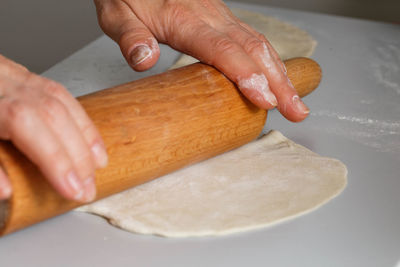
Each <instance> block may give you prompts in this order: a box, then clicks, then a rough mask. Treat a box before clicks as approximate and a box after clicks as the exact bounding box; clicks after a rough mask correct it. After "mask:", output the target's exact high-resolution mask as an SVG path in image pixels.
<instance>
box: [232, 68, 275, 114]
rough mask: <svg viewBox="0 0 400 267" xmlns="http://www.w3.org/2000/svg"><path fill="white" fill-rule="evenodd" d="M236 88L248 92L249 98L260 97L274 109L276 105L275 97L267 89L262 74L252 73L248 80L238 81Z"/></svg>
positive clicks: (266, 81)
mask: <svg viewBox="0 0 400 267" xmlns="http://www.w3.org/2000/svg"><path fill="white" fill-rule="evenodd" d="M238 86H239V89H240V90H246V91H248V93H249V94H250V97H254V98H255V99H257V98H258V97H259V95H261V97H262V98H263V99H264V100H265V101H267V102H268V103H270V104H271V105H272V106H274V107H275V106H276V105H277V104H278V101H277V100H276V97H275V95H274V94H273V93H272V92H271V90H270V89H269V85H268V80H267V78H265V76H264V75H263V74H255V73H253V74H252V75H251V76H250V78H248V79H239V82H238ZM252 95H253V96H252Z"/></svg>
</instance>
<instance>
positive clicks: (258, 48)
mask: <svg viewBox="0 0 400 267" xmlns="http://www.w3.org/2000/svg"><path fill="white" fill-rule="evenodd" d="M243 49H244V50H245V51H246V52H247V53H249V54H260V53H262V51H263V50H264V46H263V42H262V41H261V40H260V39H258V38H256V37H250V38H247V39H246V40H245V42H244V44H243Z"/></svg>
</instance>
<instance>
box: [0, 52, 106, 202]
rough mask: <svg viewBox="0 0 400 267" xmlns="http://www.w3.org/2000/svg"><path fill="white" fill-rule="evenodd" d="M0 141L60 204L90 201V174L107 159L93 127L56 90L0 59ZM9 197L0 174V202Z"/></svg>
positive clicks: (69, 99) (58, 87)
mask: <svg viewBox="0 0 400 267" xmlns="http://www.w3.org/2000/svg"><path fill="white" fill-rule="evenodd" d="M0 139H4V140H10V141H11V142H12V143H13V144H14V145H15V146H16V147H17V148H18V149H19V150H20V151H21V152H22V153H24V154H25V155H26V156H27V157H28V158H29V159H30V160H31V161H32V162H33V163H35V164H36V165H37V166H38V167H39V169H40V170H41V171H42V173H43V174H44V176H45V177H46V178H47V179H48V181H49V182H50V184H52V185H53V187H54V188H55V189H56V190H57V191H58V192H59V193H60V194H61V195H62V196H64V197H65V198H67V199H71V200H76V201H82V202H87V201H91V200H93V199H94V197H95V195H96V187H95V183H94V172H95V169H96V168H99V167H104V166H105V165H106V164H107V154H106V151H105V148H104V145H103V142H102V139H101V137H100V134H99V133H98V131H97V130H96V128H95V127H94V125H93V123H92V122H91V120H90V119H89V117H88V116H87V115H86V113H85V111H84V110H83V108H82V107H81V105H80V104H79V102H78V101H77V100H76V99H75V98H74V97H72V96H71V95H70V94H69V93H68V91H67V90H66V89H65V88H64V87H63V86H62V85H60V84H58V83H56V82H54V81H51V80H48V79H45V78H43V77H40V76H38V75H36V74H33V73H31V72H29V71H28V70H27V69H26V68H24V67H23V66H21V65H18V64H17V63H15V62H13V61H11V60H9V59H7V58H5V57H3V56H1V55H0ZM11 194H12V188H11V184H10V182H9V181H8V178H7V176H6V174H5V172H4V170H2V169H1V168H0V199H6V198H8V197H10V195H11Z"/></svg>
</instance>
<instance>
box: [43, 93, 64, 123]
mask: <svg viewBox="0 0 400 267" xmlns="http://www.w3.org/2000/svg"><path fill="white" fill-rule="evenodd" d="M40 111H41V112H42V115H43V116H44V118H45V119H46V120H48V121H50V122H55V121H56V120H59V119H60V118H62V117H65V115H66V109H65V107H64V105H63V104H62V103H61V102H60V101H58V100H57V99H56V98H54V97H44V98H43V99H42V104H41V106H40Z"/></svg>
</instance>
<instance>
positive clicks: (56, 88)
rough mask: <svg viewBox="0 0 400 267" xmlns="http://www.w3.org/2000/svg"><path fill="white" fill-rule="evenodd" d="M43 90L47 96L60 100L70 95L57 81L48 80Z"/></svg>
mask: <svg viewBox="0 0 400 267" xmlns="http://www.w3.org/2000/svg"><path fill="white" fill-rule="evenodd" d="M43 88H44V91H45V92H46V93H47V94H49V95H51V96H53V97H56V98H58V99H62V98H64V97H66V96H67V95H68V91H67V89H66V88H65V87H64V86H62V85H61V84H59V83H57V82H55V81H51V80H46V81H45V85H44V87H43Z"/></svg>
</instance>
